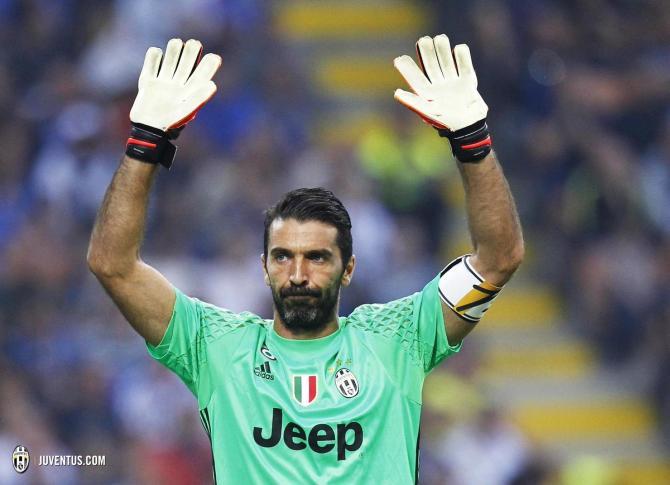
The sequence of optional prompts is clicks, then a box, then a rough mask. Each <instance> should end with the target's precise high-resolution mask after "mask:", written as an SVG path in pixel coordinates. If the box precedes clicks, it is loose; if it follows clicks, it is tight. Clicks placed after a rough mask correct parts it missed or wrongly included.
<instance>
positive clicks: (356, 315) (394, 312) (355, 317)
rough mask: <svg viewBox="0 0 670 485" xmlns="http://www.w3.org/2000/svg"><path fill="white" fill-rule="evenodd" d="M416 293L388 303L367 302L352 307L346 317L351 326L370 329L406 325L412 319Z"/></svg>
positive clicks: (378, 329) (375, 329)
mask: <svg viewBox="0 0 670 485" xmlns="http://www.w3.org/2000/svg"><path fill="white" fill-rule="evenodd" d="M415 295H416V294H412V295H409V296H406V297H404V298H400V299H398V300H393V301H390V302H388V303H368V304H365V305H360V306H358V307H356V308H355V309H354V311H353V312H351V314H350V315H349V317H347V323H349V324H350V325H351V326H353V327H356V328H359V329H362V330H370V331H373V332H374V331H380V330H381V329H383V328H393V327H397V326H404V325H407V323H408V322H411V321H412V315H413V312H414V298H415Z"/></svg>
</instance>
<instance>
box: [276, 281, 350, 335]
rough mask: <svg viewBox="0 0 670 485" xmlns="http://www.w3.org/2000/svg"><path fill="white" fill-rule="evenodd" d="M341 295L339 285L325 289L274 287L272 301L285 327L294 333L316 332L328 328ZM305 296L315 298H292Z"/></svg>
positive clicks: (335, 284) (334, 284)
mask: <svg viewBox="0 0 670 485" xmlns="http://www.w3.org/2000/svg"><path fill="white" fill-rule="evenodd" d="M339 293H340V285H339V283H337V282H336V283H333V284H332V285H331V286H329V287H327V288H323V289H312V288H306V287H303V286H292V287H289V288H281V289H277V288H275V287H272V299H273V300H274V304H275V308H276V309H277V313H279V317H280V318H281V319H282V322H284V325H285V326H286V327H287V328H289V329H291V330H292V331H294V332H307V331H309V332H314V331H318V330H320V329H322V328H324V327H325V326H326V324H327V323H328V322H329V320H330V319H331V318H332V317H333V312H334V310H335V307H336V305H337V301H338V298H339ZM292 296H303V297H308V296H309V297H313V298H291V297H292Z"/></svg>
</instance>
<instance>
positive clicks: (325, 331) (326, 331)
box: [274, 307, 340, 340]
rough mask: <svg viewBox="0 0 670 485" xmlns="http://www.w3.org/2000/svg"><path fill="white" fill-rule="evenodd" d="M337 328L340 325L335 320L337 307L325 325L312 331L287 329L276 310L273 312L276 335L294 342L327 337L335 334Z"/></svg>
mask: <svg viewBox="0 0 670 485" xmlns="http://www.w3.org/2000/svg"><path fill="white" fill-rule="evenodd" d="M338 328H340V324H339V321H338V318H337V307H335V311H334V313H333V315H332V316H331V318H330V319H328V321H327V322H326V324H325V325H320V326H319V327H318V328H315V329H314V330H312V329H306V328H297V329H296V328H289V327H287V326H286V325H285V324H284V322H283V321H282V319H281V317H280V316H279V314H278V313H277V310H275V312H274V329H275V332H277V335H279V336H280V337H284V338H288V339H294V340H310V339H315V338H321V337H327V336H328V335H330V334H333V333H335V332H337V329H338Z"/></svg>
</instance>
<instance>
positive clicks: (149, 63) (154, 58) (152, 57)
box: [138, 47, 163, 89]
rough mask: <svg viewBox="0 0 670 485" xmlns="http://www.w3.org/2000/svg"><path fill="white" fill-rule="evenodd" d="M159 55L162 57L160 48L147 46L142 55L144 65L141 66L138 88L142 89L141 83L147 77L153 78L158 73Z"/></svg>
mask: <svg viewBox="0 0 670 485" xmlns="http://www.w3.org/2000/svg"><path fill="white" fill-rule="evenodd" d="M161 57H163V51H162V50H160V49H159V48H158V47H149V49H148V50H147V53H146V55H145V56H144V65H143V66H142V72H141V73H140V80H139V82H138V86H139V88H140V89H142V85H143V84H144V83H145V82H146V81H147V79H151V78H155V77H156V76H157V75H158V68H159V67H160V65H161Z"/></svg>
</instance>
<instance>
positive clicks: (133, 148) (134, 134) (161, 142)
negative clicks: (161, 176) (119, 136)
mask: <svg viewBox="0 0 670 485" xmlns="http://www.w3.org/2000/svg"><path fill="white" fill-rule="evenodd" d="M175 153H177V147H176V146H174V145H173V144H172V143H171V142H170V140H169V133H167V132H165V131H163V130H160V129H158V128H153V127H151V126H147V125H143V124H141V123H132V127H131V129H130V137H129V138H128V140H127V141H126V155H128V156H129V157H131V158H134V159H135V160H139V161H141V162H146V163H153V164H157V163H160V164H161V165H163V166H164V167H165V168H167V169H169V168H170V167H171V166H172V161H173V160H174V156H175Z"/></svg>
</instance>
